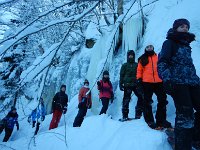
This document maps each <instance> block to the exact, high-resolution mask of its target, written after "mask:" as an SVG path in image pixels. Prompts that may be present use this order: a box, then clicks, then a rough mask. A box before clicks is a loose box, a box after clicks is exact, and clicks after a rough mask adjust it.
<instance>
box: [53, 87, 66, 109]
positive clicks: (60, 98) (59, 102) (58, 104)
mask: <svg viewBox="0 0 200 150" xmlns="http://www.w3.org/2000/svg"><path fill="white" fill-rule="evenodd" d="M67 103H68V96H67V94H65V92H61V91H60V92H58V93H56V95H55V96H54V98H53V102H52V110H53V111H54V110H59V111H63V110H66V109H67Z"/></svg>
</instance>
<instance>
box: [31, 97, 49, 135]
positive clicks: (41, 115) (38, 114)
mask: <svg viewBox="0 0 200 150" xmlns="http://www.w3.org/2000/svg"><path fill="white" fill-rule="evenodd" d="M45 115H46V109H45V106H44V101H43V99H42V98H41V99H40V105H38V106H37V108H35V109H34V110H33V111H32V112H31V114H30V115H29V117H28V122H29V123H30V122H31V121H32V127H33V128H34V127H35V123H36V122H37V124H36V130H35V133H34V134H35V135H36V134H37V133H38V131H39V127H40V123H41V121H44V119H45Z"/></svg>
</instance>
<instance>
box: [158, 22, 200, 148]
mask: <svg viewBox="0 0 200 150" xmlns="http://www.w3.org/2000/svg"><path fill="white" fill-rule="evenodd" d="M189 28H190V23H189V21H188V20H187V19H177V20H175V21H174V24H173V28H171V29H170V30H169V31H168V33H167V40H166V41H165V42H164V43H163V46H162V50H161V52H160V54H159V60H158V73H159V76H160V77H161V78H162V80H163V82H164V88H165V90H166V92H167V93H168V94H170V95H171V96H172V98H173V100H174V104H175V107H176V118H175V131H174V132H175V149H176V150H191V149H192V141H193V142H195V143H196V142H197V143H198V142H200V136H199V135H200V78H199V77H198V76H197V74H196V69H195V66H194V64H193V60H192V57H191V52H192V51H191V47H190V43H191V42H192V41H194V40H195V35H194V34H192V33H190V32H189ZM194 110H196V112H195V114H194Z"/></svg>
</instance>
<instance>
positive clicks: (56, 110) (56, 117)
mask: <svg viewBox="0 0 200 150" xmlns="http://www.w3.org/2000/svg"><path fill="white" fill-rule="evenodd" d="M65 91H66V85H62V86H61V87H60V92H58V93H56V95H55V96H54V98H53V101H52V111H53V117H52V120H51V123H50V126H49V130H51V129H54V128H57V127H58V123H59V122H60V118H61V116H62V113H63V114H66V112H67V103H68V96H67V94H65Z"/></svg>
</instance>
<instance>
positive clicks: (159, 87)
mask: <svg viewBox="0 0 200 150" xmlns="http://www.w3.org/2000/svg"><path fill="white" fill-rule="evenodd" d="M143 90H144V119H145V121H146V123H148V124H149V123H154V117H153V112H152V106H151V104H152V102H153V101H152V96H153V93H155V94H156V96H157V100H158V103H157V111H156V116H155V117H156V124H162V122H164V121H166V105H167V104H168V101H167V95H166V93H165V91H164V88H163V84H162V83H147V82H144V83H143Z"/></svg>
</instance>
